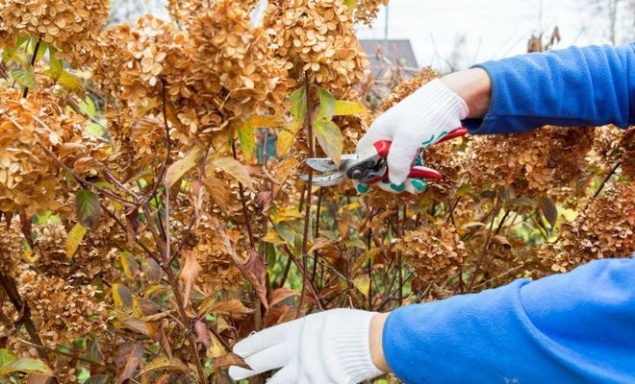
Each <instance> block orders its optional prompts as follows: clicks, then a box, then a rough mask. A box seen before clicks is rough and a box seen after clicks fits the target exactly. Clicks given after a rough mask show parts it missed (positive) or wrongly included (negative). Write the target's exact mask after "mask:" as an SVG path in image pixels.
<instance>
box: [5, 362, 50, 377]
mask: <svg viewBox="0 0 635 384" xmlns="http://www.w3.org/2000/svg"><path fill="white" fill-rule="evenodd" d="M14 372H23V373H37V374H40V375H47V376H53V372H52V371H51V368H49V367H48V366H47V365H46V364H45V363H44V362H43V361H41V360H38V359H33V358H30V357H23V358H21V359H19V360H16V361H14V362H11V363H9V364H7V365H4V366H2V367H0V376H6V375H8V374H10V373H14Z"/></svg>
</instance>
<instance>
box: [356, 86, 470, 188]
mask: <svg viewBox="0 0 635 384" xmlns="http://www.w3.org/2000/svg"><path fill="white" fill-rule="evenodd" d="M468 113H469V111H468V107H467V105H466V104H465V101H463V99H461V98H460V97H459V96H458V95H457V94H456V93H454V92H453V91H452V90H450V89H449V88H448V87H446V86H445V85H444V84H443V83H442V82H441V81H440V80H438V79H435V80H432V81H430V82H429V83H427V84H426V85H424V86H422V87H421V88H419V89H418V90H416V91H415V92H414V93H412V94H411V95H409V96H408V97H406V98H405V99H403V100H402V101H401V102H399V103H398V104H396V105H394V106H393V107H392V108H390V109H389V110H387V111H386V112H384V113H383V114H381V115H380V116H379V117H378V118H377V119H376V120H375V121H374V122H373V124H372V125H371V126H370V128H369V129H368V132H366V134H365V135H364V137H362V138H361V139H360V141H359V143H358V144H357V152H360V151H362V150H363V149H366V148H368V147H370V146H372V145H373V144H374V143H375V142H377V141H380V140H388V141H392V145H391V147H390V152H389V153H388V158H387V162H388V172H389V177H390V185H389V186H390V188H387V187H386V186H382V189H387V190H391V191H393V192H401V191H402V190H406V189H407V190H408V191H410V192H416V190H420V189H419V188H407V187H408V186H412V184H413V183H412V181H413V180H406V179H407V178H408V174H409V173H410V168H411V166H412V165H413V161H414V160H415V158H416V156H417V154H418V151H419V149H420V148H425V147H427V146H429V145H432V144H434V143H436V142H437V141H439V140H440V139H441V138H442V137H443V136H445V135H446V134H447V133H449V132H451V131H453V130H454V129H456V128H458V127H460V126H461V120H462V119H464V118H466V117H467V115H468ZM417 185H419V184H415V187H416V186H417ZM364 189H367V187H366V186H364V185H361V184H360V185H359V186H358V191H360V192H364ZM411 189H413V190H411Z"/></svg>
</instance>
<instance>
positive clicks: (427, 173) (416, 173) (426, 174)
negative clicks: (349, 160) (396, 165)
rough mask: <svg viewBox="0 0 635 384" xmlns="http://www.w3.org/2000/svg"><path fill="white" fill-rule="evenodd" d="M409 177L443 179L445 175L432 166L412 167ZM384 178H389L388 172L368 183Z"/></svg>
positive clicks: (374, 182)
mask: <svg viewBox="0 0 635 384" xmlns="http://www.w3.org/2000/svg"><path fill="white" fill-rule="evenodd" d="M408 178H416V179H435V180H441V179H442V178H443V175H442V174H440V173H439V172H437V171H435V170H434V169H432V168H426V167H412V168H411V169H410V173H409V174H408ZM384 180H388V172H386V173H385V174H384V175H383V176H382V177H378V178H376V179H373V180H371V181H369V182H368V184H376V183H378V182H380V181H384Z"/></svg>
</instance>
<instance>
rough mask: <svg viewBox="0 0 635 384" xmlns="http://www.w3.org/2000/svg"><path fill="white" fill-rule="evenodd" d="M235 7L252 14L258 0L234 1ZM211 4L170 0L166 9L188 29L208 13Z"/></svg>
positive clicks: (198, 1)
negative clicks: (203, 14)
mask: <svg viewBox="0 0 635 384" xmlns="http://www.w3.org/2000/svg"><path fill="white" fill-rule="evenodd" d="M223 1H224V0H213V3H218V2H221V3H222V2H223ZM232 3H233V6H234V7H236V8H241V9H242V10H244V11H245V12H247V13H250V12H251V11H252V10H253V8H254V6H255V5H256V3H258V0H233V1H232ZM209 7H210V2H208V1H205V0H168V2H167V5H166V9H167V10H168V13H169V14H170V18H171V19H172V20H173V21H175V22H177V23H179V24H184V25H186V26H187V27H188V28H189V26H190V25H191V24H192V23H193V21H194V19H196V18H197V17H198V16H199V15H201V14H202V13H205V12H207V9H208V8H209Z"/></svg>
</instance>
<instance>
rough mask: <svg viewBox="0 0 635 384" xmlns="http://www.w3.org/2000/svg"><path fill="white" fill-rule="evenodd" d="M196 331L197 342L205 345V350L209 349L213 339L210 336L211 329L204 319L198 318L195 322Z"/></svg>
mask: <svg viewBox="0 0 635 384" xmlns="http://www.w3.org/2000/svg"><path fill="white" fill-rule="evenodd" d="M194 333H195V334H196V342H197V343H201V344H203V345H204V346H205V350H208V349H209V348H210V347H211V346H212V339H211V338H210V331H209V329H208V328H207V323H206V322H204V321H202V320H200V319H199V320H196V322H195V323H194Z"/></svg>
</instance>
